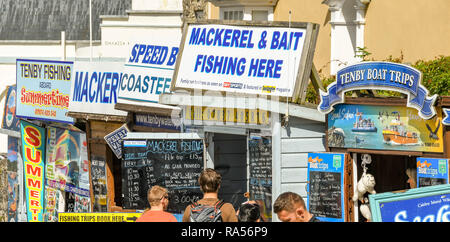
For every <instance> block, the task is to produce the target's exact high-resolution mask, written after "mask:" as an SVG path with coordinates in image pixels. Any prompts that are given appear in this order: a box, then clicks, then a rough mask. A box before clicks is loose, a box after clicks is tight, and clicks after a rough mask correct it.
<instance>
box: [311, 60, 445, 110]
mask: <svg viewBox="0 0 450 242" xmlns="http://www.w3.org/2000/svg"><path fill="white" fill-rule="evenodd" d="M421 80H422V73H421V72H420V71H418V70H417V69H415V68H412V67H410V66H407V65H403V64H397V63H390V62H363V63H358V64H355V65H351V66H348V67H345V68H343V69H341V70H340V71H338V72H337V74H336V82H334V83H331V84H330V85H329V86H328V92H327V93H324V92H323V91H320V96H321V102H320V104H319V106H318V107H317V109H318V110H319V111H320V112H322V113H329V112H331V111H332V110H333V105H335V104H338V103H342V102H344V93H345V92H347V91H352V90H361V89H377V90H391V91H397V92H401V93H405V94H407V95H408V104H407V106H408V107H413V108H415V109H417V110H418V111H419V116H420V117H421V118H423V119H430V118H432V117H433V116H434V115H436V110H435V108H434V107H433V105H434V103H435V101H436V98H437V95H433V96H431V97H428V93H429V92H428V90H427V89H426V88H425V87H424V86H422V84H420V82H421Z"/></svg>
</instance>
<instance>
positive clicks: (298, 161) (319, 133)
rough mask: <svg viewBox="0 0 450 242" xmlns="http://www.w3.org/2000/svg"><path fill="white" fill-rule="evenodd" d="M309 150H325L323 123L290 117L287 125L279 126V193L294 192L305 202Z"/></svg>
mask: <svg viewBox="0 0 450 242" xmlns="http://www.w3.org/2000/svg"><path fill="white" fill-rule="evenodd" d="M309 152H325V123H323V122H316V121H311V120H307V119H302V118H296V117H290V118H289V125H288V127H281V187H280V194H281V193H283V192H295V193H297V194H299V195H300V196H302V198H303V199H304V200H305V202H307V200H308V195H307V192H306V186H307V168H308V160H307V157H308V153H309ZM278 195H279V194H278ZM278 195H277V196H276V197H274V202H275V199H276V198H277V197H278Z"/></svg>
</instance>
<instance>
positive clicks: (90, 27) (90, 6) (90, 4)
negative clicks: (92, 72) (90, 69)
mask: <svg viewBox="0 0 450 242" xmlns="http://www.w3.org/2000/svg"><path fill="white" fill-rule="evenodd" d="M89 46H90V49H91V58H90V60H91V62H92V0H89Z"/></svg>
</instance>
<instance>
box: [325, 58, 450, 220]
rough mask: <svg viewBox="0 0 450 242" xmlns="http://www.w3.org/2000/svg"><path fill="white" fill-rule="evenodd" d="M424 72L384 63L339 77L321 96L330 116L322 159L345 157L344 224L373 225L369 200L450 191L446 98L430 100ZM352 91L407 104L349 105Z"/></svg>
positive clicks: (359, 101)
mask: <svg viewBox="0 0 450 242" xmlns="http://www.w3.org/2000/svg"><path fill="white" fill-rule="evenodd" d="M420 81H421V73H420V72H419V71H417V70H415V69H413V68H411V67H408V66H404V65H399V64H396V63H388V62H381V63H379V62H368V63H364V62H363V63H360V64H356V65H353V66H349V67H346V68H344V69H343V70H341V71H340V72H338V75H337V82H336V83H335V84H331V85H330V86H329V88H328V93H326V94H325V93H322V102H321V105H319V107H318V109H319V110H320V111H322V112H325V113H327V119H326V126H327V137H326V148H327V152H331V153H342V154H346V155H347V156H348V157H349V161H348V162H349V164H348V165H349V166H348V168H346V170H345V172H344V173H343V174H345V176H346V180H347V181H352V182H350V183H346V184H345V185H346V186H349V187H348V188H349V192H350V196H348V197H346V198H345V199H346V200H345V203H346V204H347V205H348V206H347V208H346V211H345V213H346V214H348V215H349V216H348V220H346V221H359V222H362V221H368V220H372V218H371V211H370V209H369V208H368V207H369V197H370V196H371V194H379V193H387V192H393V191H404V190H407V189H413V188H422V187H426V186H435V185H441V184H448V183H449V179H448V174H449V168H448V166H449V158H450V154H449V145H450V140H449V139H448V137H449V134H448V126H445V121H444V120H445V112H444V111H445V107H446V105H448V97H437V95H434V96H432V97H428V91H427V90H426V89H425V88H424V87H423V86H422V85H421V84H420ZM357 89H372V90H391V91H397V92H401V93H404V94H405V95H407V98H400V97H399V98H394V97H388V98H353V97H345V98H344V94H343V93H344V92H345V91H348V90H357Z"/></svg>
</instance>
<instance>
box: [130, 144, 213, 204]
mask: <svg viewBox="0 0 450 242" xmlns="http://www.w3.org/2000/svg"><path fill="white" fill-rule="evenodd" d="M203 167H204V148H203V140H202V139H145V140H124V141H123V157H122V198H123V207H124V208H126V209H145V208H148V207H149V203H148V200H147V192H148V190H149V189H150V188H151V187H152V186H154V185H159V186H163V187H165V188H167V189H168V190H169V206H168V209H167V210H168V212H171V213H183V212H184V209H185V208H186V206H188V205H189V204H191V203H192V202H195V201H197V200H199V199H200V198H201V197H202V193H201V191H200V187H199V184H198V177H199V175H200V173H201V171H202V170H203Z"/></svg>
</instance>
